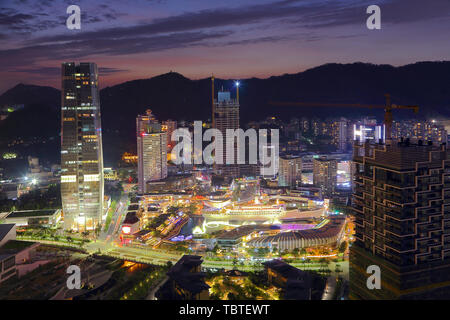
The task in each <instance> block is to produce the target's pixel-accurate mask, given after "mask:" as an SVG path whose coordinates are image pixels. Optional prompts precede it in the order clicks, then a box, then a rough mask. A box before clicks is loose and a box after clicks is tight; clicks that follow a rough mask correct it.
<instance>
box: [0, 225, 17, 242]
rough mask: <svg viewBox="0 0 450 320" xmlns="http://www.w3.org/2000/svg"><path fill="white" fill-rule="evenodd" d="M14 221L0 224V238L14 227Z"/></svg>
mask: <svg viewBox="0 0 450 320" xmlns="http://www.w3.org/2000/svg"><path fill="white" fill-rule="evenodd" d="M14 226H15V224H14V223H5V224H0V240H2V239H3V238H4V237H6V235H7V234H8V233H9V232H10V231H11V229H12V228H14Z"/></svg>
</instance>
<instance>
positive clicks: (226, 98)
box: [214, 91, 240, 178]
mask: <svg viewBox="0 0 450 320" xmlns="http://www.w3.org/2000/svg"><path fill="white" fill-rule="evenodd" d="M214 104H215V108H214V110H215V112H214V128H216V129H218V130H219V131H220V132H221V133H222V136H223V137H224V139H225V137H226V132H227V129H232V130H236V129H239V101H237V100H236V99H231V96H230V92H224V91H220V92H218V94H217V100H215V101H214ZM226 155H227V152H226V144H224V146H223V159H222V161H221V162H222V164H217V165H216V169H217V170H218V171H220V172H221V175H222V176H224V177H227V178H236V177H239V175H240V172H239V165H238V164H237V144H235V145H234V160H235V163H233V164H226ZM215 161H216V162H218V161H220V159H217V155H216V159H215Z"/></svg>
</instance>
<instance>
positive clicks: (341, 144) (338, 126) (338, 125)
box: [332, 118, 348, 152]
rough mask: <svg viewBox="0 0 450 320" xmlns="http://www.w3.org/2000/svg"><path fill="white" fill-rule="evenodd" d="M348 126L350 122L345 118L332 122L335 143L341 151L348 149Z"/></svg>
mask: <svg viewBox="0 0 450 320" xmlns="http://www.w3.org/2000/svg"><path fill="white" fill-rule="evenodd" d="M347 127H348V123H347V120H346V119H344V118H342V119H339V120H336V121H333V123H332V137H333V144H334V145H335V146H336V148H337V149H338V151H340V152H345V151H347V143H348V137H347V132H348V128H347Z"/></svg>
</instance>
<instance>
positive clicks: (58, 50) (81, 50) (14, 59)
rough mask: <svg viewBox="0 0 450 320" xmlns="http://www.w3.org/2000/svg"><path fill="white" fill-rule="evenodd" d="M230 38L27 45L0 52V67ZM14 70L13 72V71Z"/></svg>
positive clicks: (191, 35) (176, 36) (201, 35)
mask: <svg viewBox="0 0 450 320" xmlns="http://www.w3.org/2000/svg"><path fill="white" fill-rule="evenodd" d="M228 35H230V31H221V32H211V33H206V32H180V33H172V34H167V35H157V36H153V37H145V38H142V37H130V38H126V39H121V40H120V41H116V40H115V39H96V40H95V39H94V40H92V41H90V40H77V41H70V42H64V43H52V44H42V45H34V46H27V47H24V48H19V49H9V50H0V64H2V65H4V66H7V67H6V68H7V69H8V68H13V67H14V68H15V67H18V66H19V67H20V66H21V65H23V64H24V62H25V63H26V64H27V65H33V64H35V63H37V62H39V61H40V60H47V59H52V60H60V61H67V60H71V59H75V60H80V59H82V58H83V57H85V56H88V55H89V56H90V55H102V54H103V55H127V54H135V53H141V52H154V51H161V50H167V49H173V48H182V47H189V46H194V45H198V44H200V43H202V42H203V41H206V40H210V39H220V38H222V37H226V36H228ZM15 70H16V69H15Z"/></svg>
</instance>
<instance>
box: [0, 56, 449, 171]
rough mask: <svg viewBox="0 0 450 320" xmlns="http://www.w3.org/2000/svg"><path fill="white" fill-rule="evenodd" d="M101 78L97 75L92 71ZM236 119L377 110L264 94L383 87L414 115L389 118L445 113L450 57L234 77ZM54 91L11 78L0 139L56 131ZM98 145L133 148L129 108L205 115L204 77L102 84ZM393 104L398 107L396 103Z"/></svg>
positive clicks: (319, 96) (337, 97)
mask: <svg viewBox="0 0 450 320" xmlns="http://www.w3.org/2000/svg"><path fill="white" fill-rule="evenodd" d="M100 81H101V79H100ZM233 83H234V81H233V80H223V79H216V80H215V89H216V92H217V90H221V89H222V88H223V89H224V90H233V93H232V96H234V95H235V93H234V90H235V88H234V86H233ZM240 83H241V86H240V91H239V98H240V104H241V112H240V117H241V126H243V124H245V123H247V122H248V121H251V120H262V119H264V118H266V117H268V116H277V117H280V118H282V119H289V118H292V117H298V118H301V117H302V116H307V117H311V116H317V117H321V118H325V117H339V116H344V117H349V118H353V117H360V116H363V115H374V116H377V117H381V116H382V112H383V111H382V110H376V109H353V108H322V107H320V108H318V107H302V108H299V107H280V106H273V105H271V104H269V102H270V101H280V102H283V101H285V102H287V101H293V102H295V101H302V102H314V103H322V102H323V103H349V104H353V103H364V104H384V102H385V101H384V99H385V98H384V94H385V93H390V94H391V96H392V102H393V103H395V104H408V105H413V104H414V105H418V106H419V107H420V111H419V114H418V115H413V114H412V113H411V112H410V111H409V110H402V111H399V112H397V113H396V114H395V115H394V117H395V118H396V119H402V118H405V117H407V118H412V117H421V118H423V117H450V61H438V62H417V63H414V64H408V65H405V66H400V67H394V66H391V65H375V64H368V63H352V64H337V63H331V64H325V65H321V66H319V67H315V68H312V69H308V70H306V71H304V72H299V73H295V74H285V75H281V76H272V77H270V78H266V79H258V78H249V79H240ZM60 101H61V97H60V91H59V90H57V89H55V88H52V87H44V86H37V85H25V84H18V85H17V86H15V87H13V88H11V89H10V90H8V91H6V92H5V93H3V94H2V95H1V96H0V107H1V106H6V105H14V104H24V105H25V108H24V109H22V110H19V111H16V112H13V113H12V114H11V115H10V116H9V117H8V118H7V119H6V120H4V121H2V122H0V137H2V140H3V141H6V140H8V139H11V138H16V137H24V138H27V137H30V136H44V137H45V136H57V135H58V134H59V130H60V122H59V121H60V120H59V119H60ZM100 104H101V111H102V128H103V137H104V138H103V145H104V147H103V148H104V153H105V159H106V162H107V163H109V164H111V165H113V164H115V162H116V161H117V160H118V159H119V157H120V154H121V153H122V152H124V151H135V150H134V149H135V125H136V120H135V119H136V116H137V115H138V114H142V113H144V112H145V110H146V109H151V110H152V111H153V113H154V114H155V116H156V117H157V118H158V119H160V120H165V119H175V120H203V121H207V120H208V119H210V118H211V79H210V78H207V79H200V80H191V79H188V78H186V77H184V76H183V75H181V74H179V73H175V72H170V73H166V74H162V75H159V76H156V77H152V78H149V79H140V80H133V81H128V82H125V83H121V84H118V85H115V86H112V87H106V88H104V89H102V90H101V91H100ZM396 111H398V110H396Z"/></svg>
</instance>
